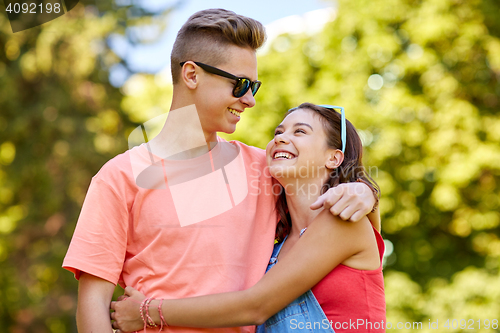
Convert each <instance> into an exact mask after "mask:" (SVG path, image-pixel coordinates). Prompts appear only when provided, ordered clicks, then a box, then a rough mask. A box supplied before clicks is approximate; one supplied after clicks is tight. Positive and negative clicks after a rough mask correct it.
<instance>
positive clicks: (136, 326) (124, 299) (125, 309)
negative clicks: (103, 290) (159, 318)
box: [111, 287, 146, 333]
mask: <svg viewBox="0 0 500 333" xmlns="http://www.w3.org/2000/svg"><path fill="white" fill-rule="evenodd" d="M145 298H146V296H144V295H143V294H142V293H141V292H139V291H137V290H135V289H134V288H132V287H127V288H125V294H124V295H123V296H120V297H119V298H118V301H116V302H111V309H112V310H114V311H115V312H111V319H112V320H114V321H115V322H114V323H113V328H114V329H119V331H118V332H120V333H121V332H134V331H139V330H142V329H143V328H144V323H143V321H142V319H141V314H140V312H139V309H140V306H141V303H142V301H143V300H144V299H145Z"/></svg>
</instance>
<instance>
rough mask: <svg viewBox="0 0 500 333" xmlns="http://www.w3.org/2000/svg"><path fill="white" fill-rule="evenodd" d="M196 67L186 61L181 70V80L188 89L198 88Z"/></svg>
mask: <svg viewBox="0 0 500 333" xmlns="http://www.w3.org/2000/svg"><path fill="white" fill-rule="evenodd" d="M196 70H197V68H196V66H195V65H194V63H193V62H192V61H187V62H186V63H185V64H184V66H182V69H181V79H182V81H183V82H184V84H185V85H186V87H188V88H189V89H196V87H197V86H198V77H197V73H196Z"/></svg>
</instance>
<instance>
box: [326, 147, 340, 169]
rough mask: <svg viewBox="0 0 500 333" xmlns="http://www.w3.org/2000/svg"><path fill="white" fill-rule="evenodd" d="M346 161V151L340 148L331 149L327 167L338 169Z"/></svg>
mask: <svg viewBox="0 0 500 333" xmlns="http://www.w3.org/2000/svg"><path fill="white" fill-rule="evenodd" d="M343 161H344V153H343V152H342V151H340V150H338V149H335V150H334V149H329V151H328V155H327V160H326V163H325V167H326V168H327V169H331V170H334V169H337V168H338V167H339V166H340V165H341V164H342V162H343Z"/></svg>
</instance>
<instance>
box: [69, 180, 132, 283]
mask: <svg viewBox="0 0 500 333" xmlns="http://www.w3.org/2000/svg"><path fill="white" fill-rule="evenodd" d="M128 215H129V214H128V209H127V202H126V200H125V198H121V197H120V196H119V195H118V194H117V192H116V191H115V190H113V188H112V187H111V186H110V185H108V184H107V183H106V182H104V181H103V180H101V179H99V178H97V177H94V178H93V179H92V182H91V184H90V187H89V190H88V192H87V196H86V197H85V201H84V203H83V206H82V210H81V212H80V217H79V218H78V222H77V225H76V229H75V232H74V234H73V238H72V240H71V243H70V245H69V249H68V252H67V253H66V257H65V258H64V262H63V268H65V269H67V270H69V271H70V272H73V273H74V274H75V278H76V279H77V280H78V279H79V278H80V274H81V272H85V273H88V274H92V275H94V276H97V277H99V278H101V279H104V280H107V281H109V282H111V283H114V284H115V285H116V284H117V283H118V280H119V278H120V274H121V272H122V268H123V262H124V259H125V253H126V246H127V231H128Z"/></svg>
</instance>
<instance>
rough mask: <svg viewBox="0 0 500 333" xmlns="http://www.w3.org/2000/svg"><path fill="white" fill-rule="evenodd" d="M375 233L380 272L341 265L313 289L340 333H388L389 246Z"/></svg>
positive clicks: (337, 332) (333, 325)
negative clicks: (384, 271) (384, 263)
mask: <svg viewBox="0 0 500 333" xmlns="http://www.w3.org/2000/svg"><path fill="white" fill-rule="evenodd" d="M373 231H374V233H375V238H376V239H377V246H378V251H379V255H380V267H379V268H378V269H375V270H370V271H364V270H359V269H354V268H351V267H348V266H345V265H342V264H340V265H338V266H337V267H335V268H334V269H333V270H332V271H331V272H330V273H328V275H327V276H325V277H324V278H323V279H322V280H321V281H320V282H319V283H318V284H317V285H315V286H314V287H313V288H312V292H313V294H314V296H315V297H316V299H317V300H318V302H319V304H320V305H321V308H322V309H323V311H324V312H325V314H326V316H327V318H328V320H329V321H330V322H331V324H332V328H333V329H334V330H335V332H336V333H341V332H353V333H354V332H355V333H359V332H385V329H384V328H385V325H386V318H385V295H384V278H383V276H382V258H383V255H384V248H385V247H384V240H383V239H382V236H381V235H380V233H379V232H378V231H377V230H376V229H375V228H374V229H373Z"/></svg>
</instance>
